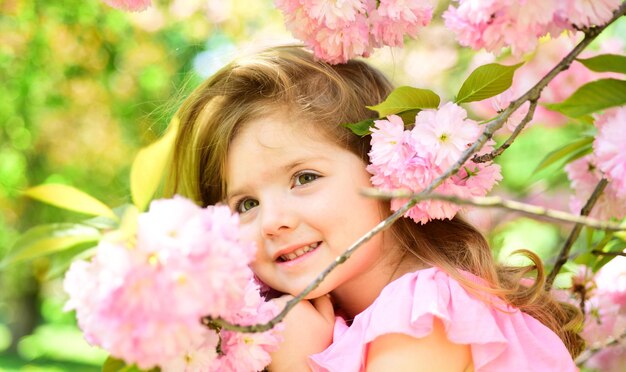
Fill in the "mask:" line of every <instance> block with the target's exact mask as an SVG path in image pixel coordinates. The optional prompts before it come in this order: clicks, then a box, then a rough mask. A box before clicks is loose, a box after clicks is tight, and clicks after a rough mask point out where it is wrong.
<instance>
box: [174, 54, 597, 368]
mask: <svg viewBox="0 0 626 372" xmlns="http://www.w3.org/2000/svg"><path fill="white" fill-rule="evenodd" d="M391 90H392V85H391V84H390V82H389V81H388V80H387V79H386V78H385V77H384V76H383V75H382V74H381V73H380V72H379V71H378V70H376V69H374V68H372V67H371V66H369V65H367V64H366V63H364V62H361V61H354V60H353V61H349V62H348V63H346V64H341V65H328V64H326V63H323V62H320V61H316V60H315V59H314V58H313V57H312V55H311V54H310V53H308V52H306V51H304V50H303V49H302V48H300V47H278V48H272V49H268V50H266V51H264V52H261V53H258V54H256V55H254V56H252V57H248V58H243V59H240V60H236V61H234V62H232V63H230V64H229V65H227V66H226V67H224V68H223V69H221V70H220V71H219V72H217V73H216V74H215V75H214V76H213V77H211V78H209V79H208V80H207V81H205V82H204V83H203V84H202V85H200V86H199V87H198V88H197V89H196V90H195V91H194V92H193V93H192V94H191V96H190V97H189V98H187V100H186V101H185V102H184V103H183V105H182V106H181V107H180V109H179V110H178V112H177V114H176V115H177V117H178V119H179V121H180V129H179V133H178V136H177V140H176V145H175V149H174V154H173V160H172V166H171V169H170V176H169V177H168V182H167V184H166V196H167V195H173V194H180V195H184V196H187V197H189V198H191V199H193V200H196V201H197V202H198V203H200V204H201V205H203V206H206V205H211V204H215V203H218V202H220V201H222V200H223V199H224V197H225V192H226V184H225V177H224V173H225V163H226V155H227V153H228V148H229V145H230V143H231V141H232V140H233V138H235V136H236V135H237V133H238V131H239V130H240V129H241V128H242V127H243V126H244V125H245V124H246V123H247V122H249V121H251V120H254V119H256V118H259V117H262V116H267V115H272V114H274V113H276V112H277V111H280V112H281V113H286V114H287V117H293V118H294V119H297V120H294V122H296V121H297V122H299V123H302V122H306V123H311V124H307V125H309V126H314V127H313V128H310V129H311V130H316V131H321V133H323V134H324V135H326V136H327V138H329V139H331V140H332V141H334V142H336V143H337V144H338V145H340V146H342V147H343V148H345V149H347V150H349V151H351V152H353V153H355V154H357V155H358V156H360V157H361V158H362V159H363V161H364V162H365V163H368V162H369V159H368V152H369V149H370V145H369V138H367V137H366V138H361V137H359V136H357V135H355V134H353V133H352V132H351V131H350V130H349V129H346V128H345V127H343V126H342V125H341V124H344V123H353V122H358V121H361V120H364V119H368V118H376V117H377V115H376V113H375V112H373V111H371V110H369V109H367V108H366V106H369V105H375V104H377V103H380V102H381V101H382V100H384V98H385V97H386V96H387V95H388V94H389V93H390V92H391ZM391 234H393V235H394V237H395V238H396V240H397V241H398V242H399V244H400V247H401V248H402V249H403V251H404V252H405V253H404V254H405V255H406V254H411V255H414V256H416V257H417V258H418V259H419V260H420V261H421V262H423V263H425V264H427V265H430V266H436V267H439V268H441V269H443V270H445V271H446V272H448V273H449V274H450V275H451V276H452V277H454V278H455V279H457V280H458V281H459V282H460V283H462V284H463V285H464V286H465V287H466V288H468V289H469V290H471V291H473V292H475V293H478V292H479V291H484V292H487V293H492V294H495V295H496V296H498V297H499V298H501V299H502V300H504V301H505V302H506V303H508V304H511V305H513V306H515V307H517V308H519V309H520V310H522V311H524V312H526V313H528V314H530V315H531V316H533V317H535V318H536V319H538V320H539V321H541V322H542V323H543V324H544V325H546V326H547V327H548V328H550V329H551V330H553V331H554V332H555V333H556V334H557V335H559V337H560V338H561V339H562V340H563V342H564V343H565V345H566V347H567V348H568V350H569V351H570V353H571V354H572V356H574V357H575V356H576V355H578V354H579V353H580V352H581V351H582V349H583V347H584V343H583V341H582V338H580V336H579V335H578V333H577V332H578V330H579V328H580V326H581V324H582V314H581V313H580V311H579V310H578V309H577V308H576V307H574V306H571V305H568V304H564V303H559V302H557V301H556V300H554V299H553V298H552V297H551V295H550V294H549V293H547V292H546V291H545V290H544V286H543V284H544V281H545V275H544V272H543V266H542V264H541V261H540V260H539V258H538V257H537V256H536V255H534V254H533V253H532V252H529V251H526V252H524V254H525V255H526V256H527V257H529V258H530V259H531V261H532V262H533V264H532V265H530V266H527V267H508V266H503V265H498V264H496V262H495V261H494V259H493V257H492V254H491V250H490V248H489V246H488V244H487V242H486V240H485V239H484V237H483V236H482V235H481V234H480V232H478V231H477V230H476V229H475V228H473V227H472V226H471V225H469V224H468V223H466V222H464V221H463V220H462V219H461V218H460V217H455V218H454V219H452V220H444V221H439V220H436V221H432V222H429V223H427V224H424V225H418V224H416V223H414V222H413V221H411V220H409V219H405V218H402V219H400V220H398V221H397V222H396V223H395V224H394V225H393V226H392V227H391ZM463 271H466V272H470V273H472V274H474V275H476V276H478V277H480V278H482V279H483V280H484V281H485V284H484V285H478V284H476V283H475V282H472V281H471V280H468V278H467V277H466V276H464V275H463V273H462V272H463ZM530 271H536V272H537V274H536V278H535V280H534V283H533V284H532V285H531V286H523V285H522V284H521V281H522V279H523V277H524V276H526V275H528V273H529V272H530Z"/></svg>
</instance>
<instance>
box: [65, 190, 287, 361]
mask: <svg viewBox="0 0 626 372" xmlns="http://www.w3.org/2000/svg"><path fill="white" fill-rule="evenodd" d="M254 252H255V248H254V246H253V245H252V244H251V243H243V242H241V241H239V240H238V217H237V215H234V214H232V213H231V212H230V210H229V208H228V207H226V206H215V207H207V208H200V207H198V206H196V205H195V204H194V203H192V202H191V201H190V200H188V199H184V198H182V197H175V198H173V199H168V200H157V201H153V202H152V203H151V205H150V210H149V211H148V212H146V213H143V214H141V215H139V217H138V219H137V229H136V234H132V235H131V236H130V237H128V238H125V239H120V235H119V234H117V235H111V236H110V237H106V238H105V239H103V240H102V241H101V242H100V243H99V245H98V246H97V247H96V253H95V256H94V257H93V258H92V259H91V260H89V261H82V260H78V261H75V262H74V263H73V264H72V266H71V267H70V269H69V271H68V272H67V274H66V276H65V280H64V287H65V290H66V292H67V293H68V294H69V300H68V302H67V304H66V309H67V310H72V309H75V310H76V316H77V319H78V323H79V326H80V328H81V329H82V331H83V333H84V335H85V338H86V339H87V341H88V342H89V343H91V344H92V345H95V346H99V347H102V348H103V349H105V350H106V351H108V352H109V353H110V354H111V355H112V356H114V357H116V358H120V359H123V360H124V361H125V362H126V363H128V364H136V365H137V366H139V367H140V368H142V369H149V368H152V367H155V366H161V367H163V369H164V370H181V369H180V366H181V365H184V366H185V368H186V370H206V368H205V367H206V366H207V365H212V366H213V365H217V364H219V363H220V362H219V359H220V358H225V357H228V358H233V356H228V352H226V353H225V354H224V355H220V356H218V354H217V351H216V347H217V345H218V343H219V340H220V336H218V335H217V334H216V333H215V332H214V331H213V330H210V329H209V328H207V327H206V326H204V325H203V324H202V323H201V321H200V320H201V318H202V317H204V316H207V315H211V316H214V317H222V318H225V319H229V320H232V321H241V322H244V321H245V322H247V324H252V323H256V322H257V321H260V320H263V321H267V320H269V318H271V317H272V316H273V315H274V314H275V313H277V311H276V310H277V309H276V307H275V306H274V304H273V303H266V302H265V301H264V300H263V299H262V298H261V295H260V293H259V288H258V285H256V284H254V282H253V274H252V271H251V270H250V268H249V266H248V265H249V263H250V262H251V260H252V259H253V257H254ZM276 332H277V331H276V330H271V331H268V332H265V333H260V334H254V335H250V336H248V335H238V334H237V335H229V334H222V335H221V337H222V341H223V340H224V339H229V340H230V339H232V340H231V341H229V344H228V345H229V348H230V349H232V350H238V349H237V348H243V349H244V350H249V349H250V348H251V347H252V346H250V345H249V344H245V345H238V344H237V343H238V342H248V340H249V339H251V340H259V341H255V342H254V343H253V345H256V346H255V348H254V350H252V351H251V352H248V353H247V354H245V353H244V354H242V352H237V351H233V352H232V353H233V354H236V355H238V356H237V359H236V360H237V362H236V363H238V364H241V365H246V366H249V365H254V366H257V367H258V366H260V368H259V369H262V368H263V367H265V365H267V364H268V363H269V354H268V352H269V351H271V350H272V348H273V347H275V346H276V345H277V344H278V342H280V337H279V335H278V334H277V333H276ZM246 337H247V338H246ZM244 357H248V358H253V359H254V360H248V359H242V358H244ZM264 363H265V364H264ZM185 368H183V369H185Z"/></svg>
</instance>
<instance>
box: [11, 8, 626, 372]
mask: <svg viewBox="0 0 626 372" xmlns="http://www.w3.org/2000/svg"><path fill="white" fill-rule="evenodd" d="M445 7H446V2H445V1H444V2H441V4H440V5H439V7H438V9H439V10H438V13H440V12H441V10H442V9H445ZM619 27H621V29H622V31H624V30H623V28H624V27H623V22H622V24H621V25H620V26H619ZM610 33H611V34H614V35H616V34H617V35H618V34H620V33H619V31H618V29H617V28H615V29H614V30H612V31H610ZM623 34H625V33H622V35H623ZM287 40H291V39H290V37H289V35H288V33H287V32H286V31H285V28H284V25H283V19H282V16H281V14H280V12H278V11H277V10H276V9H274V7H273V5H272V1H271V0H255V1H243V0H239V1H235V0H171V1H166V0H162V1H156V4H155V6H154V7H152V8H150V9H149V10H147V11H145V12H141V13H124V12H121V11H118V10H115V9H112V8H110V7H108V6H107V5H105V4H104V3H101V2H100V1H97V0H64V1H56V2H55V1H42V0H41V1H38V0H31V1H27V0H1V1H0V211H1V213H0V258H1V257H3V256H5V255H6V254H7V252H8V251H9V249H10V247H11V246H12V244H13V242H15V240H16V238H17V236H18V235H19V233H20V232H23V231H25V230H26V229H27V228H29V227H32V226H34V225H36V224H40V223H48V222H54V221H79V220H80V219H81V218H82V217H83V216H80V215H76V214H72V213H69V212H64V211H61V210H58V209H55V208H52V207H47V206H45V205H43V204H40V203H37V202H34V201H32V200H29V199H26V198H23V197H21V196H20V192H21V191H22V190H24V189H25V188H27V187H30V186H34V185H38V184H41V183H45V182H56V183H65V184H69V185H72V186H75V187H78V188H80V189H82V190H85V191H86V192H88V193H89V194H91V195H93V196H95V197H97V198H98V199H100V200H102V201H104V202H105V203H106V204H108V205H110V206H118V205H121V204H124V203H127V202H128V201H129V199H130V198H129V191H128V174H129V168H130V165H131V161H132V157H133V156H134V154H135V153H136V152H137V150H138V149H139V148H140V147H141V146H143V145H146V144H148V143H151V142H152V141H154V140H155V139H156V138H158V137H159V135H161V133H163V131H164V129H165V128H166V126H167V122H168V120H169V119H170V118H171V115H172V112H173V110H174V109H175V107H176V106H177V103H178V102H180V99H181V97H184V95H185V94H186V92H188V91H189V89H191V88H193V87H194V86H195V85H197V84H198V83H199V82H200V81H201V80H202V79H203V78H204V77H206V76H207V75H209V74H211V72H213V71H215V70H216V69H217V68H219V67H220V66H221V65H223V64H224V63H225V62H227V61H228V60H229V59H230V58H231V57H232V56H233V55H234V53H235V52H237V51H240V50H242V49H244V50H245V49H248V48H258V47H259V45H267V44H276V43H280V42H283V41H287ZM472 57H473V53H472V52H469V51H467V50H460V49H459V48H458V46H457V45H456V43H455V41H454V39H453V37H452V35H451V34H450V33H448V32H447V31H446V30H445V29H444V28H443V27H442V26H441V24H440V23H437V22H435V23H434V24H433V25H432V26H431V27H429V29H428V30H425V31H424V33H423V34H422V36H421V37H420V39H419V40H417V41H413V42H410V43H409V44H408V45H407V48H406V49H404V50H401V51H400V50H392V49H385V50H381V51H380V52H378V53H376V54H375V55H374V56H373V58H372V59H371V61H372V63H374V64H375V65H377V66H379V67H381V68H382V69H383V70H384V71H386V72H387V74H388V75H389V76H390V77H391V78H392V80H394V81H396V82H398V83H401V84H402V85H414V86H418V87H423V88H429V89H433V90H435V91H436V92H438V93H440V94H442V95H443V96H444V97H447V98H448V99H450V98H451V97H452V95H453V94H454V92H455V91H456V90H457V89H458V87H459V83H460V82H461V81H462V79H464V78H465V77H466V76H467V73H468V68H470V66H471V65H472V63H473V62H472ZM579 129H580V128H577V127H576V126H573V127H567V128H542V127H534V128H531V129H530V130H529V131H528V132H527V133H526V134H525V135H524V136H522V137H521V139H520V140H519V141H518V142H517V143H516V145H515V146H513V147H512V148H511V150H509V151H508V152H507V153H505V155H504V156H502V157H501V159H500V160H499V161H500V163H501V164H502V165H503V167H504V176H505V180H504V182H503V184H502V185H501V187H500V188H499V190H498V193H500V194H502V195H506V196H512V197H515V198H526V199H528V198H530V199H532V198H533V197H536V195H543V197H544V199H545V200H550V201H551V202H553V203H554V204H555V205H557V206H559V207H561V208H563V209H565V208H567V195H566V194H567V184H566V178H565V176H564V173H563V171H562V170H559V169H558V167H555V168H552V169H550V170H549V171H548V172H544V174H543V175H539V176H538V175H536V174H533V169H534V167H536V165H537V164H538V163H539V161H540V160H541V159H542V158H543V156H545V154H546V153H547V152H548V151H549V150H551V149H554V148H556V147H558V146H559V145H560V144H563V143H566V142H567V141H568V140H569V139H571V138H573V137H575V136H576V134H577V133H578V131H579ZM542 200H543V199H542ZM469 215H470V217H471V218H473V219H474V220H475V221H476V222H477V223H478V224H479V225H481V226H483V229H484V231H485V232H486V233H489V234H490V238H491V240H492V242H493V243H494V247H495V248H496V249H497V252H500V253H499V254H501V255H504V254H506V253H508V252H510V251H511V250H513V249H516V248H521V247H525V248H531V247H532V248H534V249H535V250H537V251H539V252H540V253H541V254H542V256H543V257H545V258H549V257H550V256H551V254H552V252H554V251H555V250H557V249H558V248H559V244H560V243H559V242H561V241H562V237H563V235H564V234H565V233H566V229H564V228H562V227H559V226H555V225H548V224H545V223H541V222H536V221H532V220H529V219H520V218H516V216H514V215H510V214H509V215H506V216H504V215H503V214H502V213H501V212H497V213H495V214H494V213H485V212H483V211H473V212H470V213H469ZM494 221H498V223H497V224H496V223H495V222H494ZM71 253H72V252H68V254H71ZM67 257H68V255H66V258H67ZM66 261H67V259H66V260H65V262H66ZM63 262H64V260H63V257H61V258H58V257H52V258H50V257H44V258H40V259H36V260H34V261H32V262H27V263H23V264H19V265H14V266H10V267H9V268H7V269H5V270H2V271H0V371H10V370H24V371H97V370H100V365H101V363H102V361H103V360H104V358H105V355H104V353H103V352H102V351H100V350H98V349H95V348H92V347H90V346H89V345H88V344H87V343H86V342H85V341H84V340H83V338H82V336H81V334H80V332H79V331H78V329H77V328H76V325H75V320H74V314H73V313H65V312H63V304H64V301H65V300H66V297H65V295H64V293H63V290H62V281H61V279H60V276H59V275H58V273H59V271H58V270H57V268H58V267H59V265H62V264H63Z"/></svg>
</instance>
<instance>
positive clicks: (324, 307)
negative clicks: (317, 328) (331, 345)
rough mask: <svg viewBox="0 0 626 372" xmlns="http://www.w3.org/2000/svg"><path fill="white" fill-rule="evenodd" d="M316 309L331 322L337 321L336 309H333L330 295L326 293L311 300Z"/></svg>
mask: <svg viewBox="0 0 626 372" xmlns="http://www.w3.org/2000/svg"><path fill="white" fill-rule="evenodd" d="M311 303H312V304H313V307H315V310H317V312H319V313H320V314H321V315H322V317H323V318H324V319H325V320H326V321H327V322H329V323H331V324H334V323H335V310H334V309H333V303H332V302H331V300H330V295H324V296H321V297H318V298H314V299H312V300H311Z"/></svg>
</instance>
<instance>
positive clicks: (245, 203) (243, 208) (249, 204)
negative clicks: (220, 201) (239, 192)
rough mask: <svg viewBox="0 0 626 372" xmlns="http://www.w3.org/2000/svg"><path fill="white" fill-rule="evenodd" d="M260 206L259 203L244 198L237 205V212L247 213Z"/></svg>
mask: <svg viewBox="0 0 626 372" xmlns="http://www.w3.org/2000/svg"><path fill="white" fill-rule="evenodd" d="M258 206H259V201H258V200H255V199H249V198H244V199H241V200H239V201H238V202H237V203H235V208H234V209H235V212H237V213H245V212H247V211H249V210H250V209H252V208H254V207H258Z"/></svg>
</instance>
